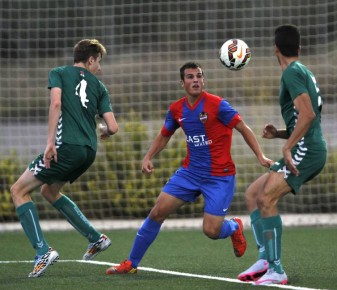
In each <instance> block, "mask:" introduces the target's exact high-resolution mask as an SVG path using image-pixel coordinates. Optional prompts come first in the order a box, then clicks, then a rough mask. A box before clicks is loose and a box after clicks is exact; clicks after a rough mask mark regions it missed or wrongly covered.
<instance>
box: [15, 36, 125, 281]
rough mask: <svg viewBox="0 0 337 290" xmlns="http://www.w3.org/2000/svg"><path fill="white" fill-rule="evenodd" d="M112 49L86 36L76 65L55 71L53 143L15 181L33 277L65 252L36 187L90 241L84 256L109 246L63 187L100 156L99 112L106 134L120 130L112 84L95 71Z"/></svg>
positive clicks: (103, 135) (51, 113) (79, 45)
mask: <svg viewBox="0 0 337 290" xmlns="http://www.w3.org/2000/svg"><path fill="white" fill-rule="evenodd" d="M105 54H106V50H105V48H104V46H103V45H102V44H101V43H99V42H98V41H97V40H95V39H84V40H81V41H80V42H78V43H77V44H76V45H75V47H74V65H73V66H62V67H57V68H54V69H52V70H51V71H50V73H49V86H48V87H49V89H50V107H49V123H48V138H47V145H46V148H45V151H44V153H43V154H41V155H39V156H38V157H37V158H36V159H35V160H34V161H32V162H31V164H30V165H29V166H28V168H27V169H26V171H25V172H24V173H23V174H22V175H21V177H20V178H19V179H18V180H17V181H16V182H15V184H14V185H13V186H12V187H11V193H12V198H13V202H14V204H15V207H16V212H17V215H18V217H19V219H20V222H21V224H22V227H23V229H24V232H25V234H26V235H27V237H28V239H29V241H30V242H31V244H32V246H33V248H34V249H35V250H36V257H35V263H34V269H33V271H32V272H31V273H30V274H29V275H28V276H29V277H39V276H41V275H42V274H43V273H44V272H45V270H46V269H47V267H48V266H49V265H52V264H53V263H54V262H56V261H57V260H58V258H59V255H58V253H57V252H56V251H55V250H54V249H53V248H51V247H50V246H49V244H48V243H47V241H46V240H45V238H44V236H43V233H42V230H41V227H40V223H39V218H38V213H37V209H36V207H35V205H34V203H33V201H32V198H31V193H32V191H33V190H35V189H37V188H38V187H41V194H42V195H43V196H44V198H46V199H47V200H48V201H49V202H50V203H51V204H52V205H53V206H54V207H55V208H56V209H57V210H58V211H59V212H60V213H61V214H62V215H63V216H64V217H65V218H66V219H67V220H68V221H69V223H70V224H71V225H72V226H73V227H74V228H75V229H76V230H77V231H78V232H79V233H81V234H82V235H83V236H84V237H86V238H87V239H88V241H89V246H88V248H87V251H86V252H85V254H84V256H83V259H85V260H89V259H92V258H94V257H95V256H96V255H97V254H98V253H100V252H101V251H104V250H105V249H107V248H108V247H109V246H110V244H111V241H110V239H109V238H108V237H107V236H106V235H104V234H101V233H100V232H98V231H97V230H96V229H95V228H94V227H93V226H92V225H91V223H90V222H89V221H88V220H87V218H86V217H85V216H84V215H83V213H82V212H81V211H80V209H79V208H78V207H77V205H76V204H75V203H74V202H73V201H72V200H71V199H70V198H69V197H67V196H65V195H63V194H62V193H61V192H60V190H61V188H62V186H63V185H64V184H65V183H67V182H70V183H72V182H73V181H75V180H76V179H77V178H78V177H79V176H80V175H82V174H83V173H84V172H85V171H86V170H87V169H88V168H89V167H90V165H91V164H92V163H93V162H94V160H95V157H96V150H97V134H96V121H95V117H96V115H97V114H98V115H100V116H101V117H102V118H103V120H104V121H105V123H106V126H103V127H101V128H100V133H101V136H100V137H101V138H103V139H105V138H108V137H109V136H110V135H113V134H115V133H116V132H117V131H118V124H117V122H116V120H115V117H114V114H113V112H112V107H111V103H110V97H109V93H108V90H107V88H106V87H105V86H104V85H103V83H102V82H100V81H99V80H98V79H97V78H96V76H95V74H97V73H98V72H99V71H100V70H101V66H100V61H101V59H102V57H103V55H105Z"/></svg>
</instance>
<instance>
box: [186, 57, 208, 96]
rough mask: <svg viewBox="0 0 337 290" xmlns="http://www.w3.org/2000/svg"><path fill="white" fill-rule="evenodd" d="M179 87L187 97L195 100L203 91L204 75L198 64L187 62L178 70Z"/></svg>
mask: <svg viewBox="0 0 337 290" xmlns="http://www.w3.org/2000/svg"><path fill="white" fill-rule="evenodd" d="M180 78H181V81H180V82H181V86H182V87H183V88H184V90H185V91H186V93H187V95H188V96H190V97H192V98H197V97H199V96H200V95H201V93H202V91H203V89H204V73H203V71H202V68H201V66H200V65H199V64H197V63H195V62H187V63H185V64H184V65H183V66H182V67H181V68H180Z"/></svg>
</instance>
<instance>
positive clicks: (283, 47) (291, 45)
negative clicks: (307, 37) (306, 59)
mask: <svg viewBox="0 0 337 290" xmlns="http://www.w3.org/2000/svg"><path fill="white" fill-rule="evenodd" d="M300 39H301V37H300V32H299V30H298V28H297V27H296V26H295V25H291V24H286V25H281V26H279V27H277V28H276V29H275V45H276V47H277V48H278V49H279V51H280V52H281V54H282V55H284V56H286V57H296V56H298V55H299V50H300Z"/></svg>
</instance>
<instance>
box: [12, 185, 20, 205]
mask: <svg viewBox="0 0 337 290" xmlns="http://www.w3.org/2000/svg"><path fill="white" fill-rule="evenodd" d="M10 192H11V197H12V200H13V202H14V203H16V200H18V199H19V198H20V187H19V186H18V184H17V183H14V184H13V185H12V186H11V188H10Z"/></svg>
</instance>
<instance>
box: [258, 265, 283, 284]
mask: <svg viewBox="0 0 337 290" xmlns="http://www.w3.org/2000/svg"><path fill="white" fill-rule="evenodd" d="M287 283H288V277H287V274H286V272H283V273H282V274H280V273H277V272H276V271H275V270H274V268H270V269H268V271H267V272H266V274H264V275H263V276H262V277H261V278H260V279H259V280H257V281H255V283H254V285H272V284H281V285H286V284H287Z"/></svg>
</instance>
